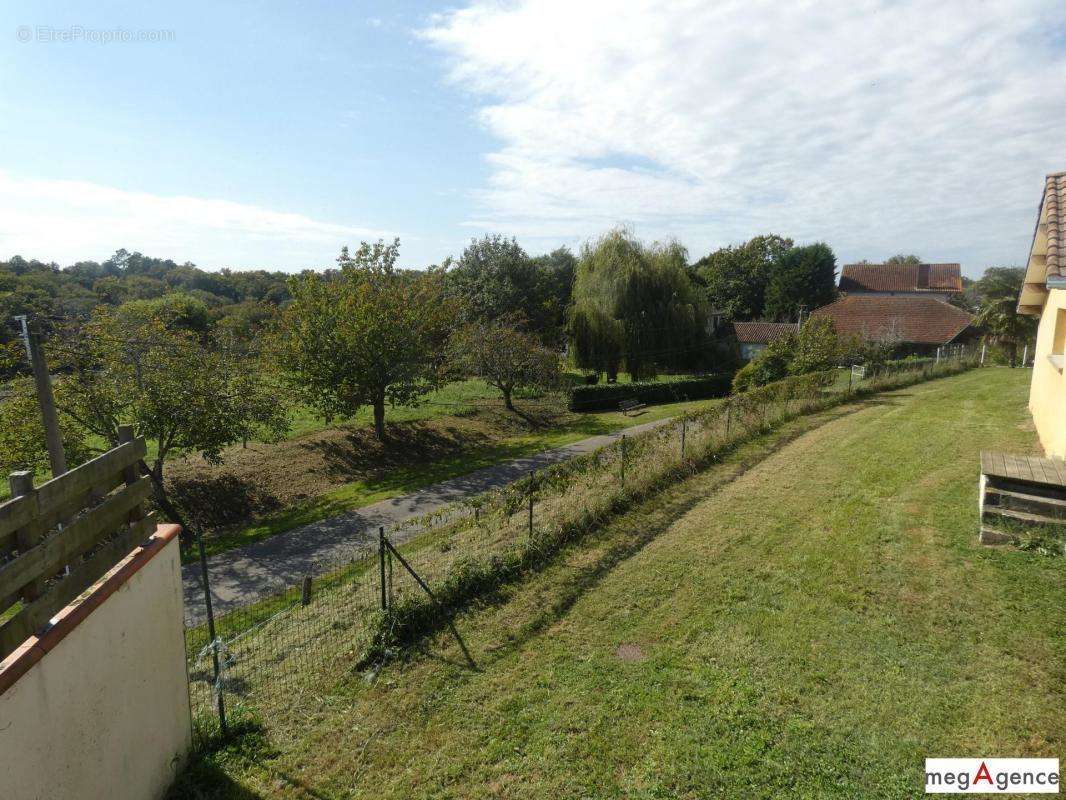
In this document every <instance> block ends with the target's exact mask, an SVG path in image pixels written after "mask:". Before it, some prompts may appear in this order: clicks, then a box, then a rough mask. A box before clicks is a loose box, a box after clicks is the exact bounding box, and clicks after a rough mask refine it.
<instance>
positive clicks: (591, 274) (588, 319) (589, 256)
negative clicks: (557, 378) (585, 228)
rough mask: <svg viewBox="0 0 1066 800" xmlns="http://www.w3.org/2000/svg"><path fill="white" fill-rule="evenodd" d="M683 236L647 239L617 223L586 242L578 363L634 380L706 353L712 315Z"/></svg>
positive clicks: (575, 333)
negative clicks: (680, 240) (691, 272)
mask: <svg viewBox="0 0 1066 800" xmlns="http://www.w3.org/2000/svg"><path fill="white" fill-rule="evenodd" d="M686 262H687V254H686V252H685V249H684V248H683V247H681V246H680V245H679V244H676V243H669V244H665V245H660V244H655V245H652V246H650V247H649V246H647V245H644V244H643V243H642V242H640V241H639V240H637V239H636V238H634V237H633V236H632V235H631V234H629V233H628V232H627V231H625V230H613V231H611V232H609V233H607V234H606V235H605V236H603V237H601V238H600V239H599V240H597V241H596V242H595V243H593V244H588V245H586V246H585V247H584V248H583V249H582V252H581V258H580V260H579V262H578V267H577V275H576V277H575V280H574V307H573V313H572V315H571V325H570V335H571V341H572V344H573V354H574V359H575V362H576V363H577V365H578V366H580V367H584V368H586V369H595V370H600V369H606V371H607V374H608V378H609V379H613V378H614V377H615V376H616V374H617V368H618V360H617V358H618V356H619V355H620V356H621V358H622V359H624V362H625V366H626V369H627V370H628V371H629V373H630V375H631V376H632V377H633V379H634V380H641V379H644V378H650V377H653V376H654V375H655V374H656V373H657V371H658V369H659V368H660V367H665V368H676V369H684V368H687V367H690V366H692V365H693V364H696V363H697V362H698V361H699V360H700V359H701V358H705V357H706V347H705V345H706V339H707V332H706V327H707V316H706V309H705V305H704V302H703V299H702V297H701V296H700V293H699V292H698V291H697V289H696V287H695V286H693V284H692V281H691V280H690V279H689V276H688V271H687V269H686Z"/></svg>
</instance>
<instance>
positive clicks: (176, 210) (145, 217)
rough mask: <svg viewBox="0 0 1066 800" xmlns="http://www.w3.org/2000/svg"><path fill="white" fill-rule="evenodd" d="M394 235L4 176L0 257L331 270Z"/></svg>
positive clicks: (189, 200) (194, 200)
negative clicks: (345, 248)
mask: <svg viewBox="0 0 1066 800" xmlns="http://www.w3.org/2000/svg"><path fill="white" fill-rule="evenodd" d="M387 236H389V234H388V233H387V232H385V231H377V230H371V229H368V228H361V227H356V226H350V225H337V224H333V223H329V222H321V221H319V220H315V219H311V218H310V217H306V216H303V215H302V214H291V213H286V212H281V211H271V210H270V209H266V208H260V207H259V206H253V205H246V204H242V203H234V202H232V201H229V200H217V199H211V198H201V197H183V196H173V197H166V196H161V195H154V194H148V193H145V192H131V191H126V190H123V189H116V188H114V187H111V186H102V185H100V184H95V183H87V182H83V181H64V180H44V179H36V178H22V177H16V176H13V175H11V174H9V173H6V172H3V171H0V258H8V257H10V256H12V255H15V254H18V255H22V256H24V257H26V258H37V259H40V260H42V261H56V262H58V263H60V264H69V263H73V262H75V261H80V260H85V259H90V258H92V259H97V260H102V259H104V258H106V257H107V256H109V255H110V254H111V253H113V252H114V251H115V250H117V249H118V248H120V247H124V248H126V249H127V250H131V251H133V250H139V251H141V252H142V253H145V254H146V255H151V256H155V257H158V258H172V259H174V260H175V261H178V262H179V263H180V262H184V261H193V262H195V263H196V264H198V265H199V266H202V267H208V268H217V267H224V266H228V267H233V268H236V269H240V268H249V267H263V268H267V269H290V270H292V269H301V268H304V267H322V266H328V265H330V264H331V263H332V261H333V259H335V258H336V256H337V253H338V252H339V251H340V248H341V246H342V245H344V244H355V243H357V242H358V241H359V240H360V239H377V238H379V237H387Z"/></svg>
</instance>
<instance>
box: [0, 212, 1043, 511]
mask: <svg viewBox="0 0 1066 800" xmlns="http://www.w3.org/2000/svg"><path fill="white" fill-rule="evenodd" d="M901 258H903V257H901ZM909 258H914V257H913V256H911V257H909ZM399 259H400V250H399V241H398V240H397V241H393V242H390V243H386V242H380V241H379V242H376V243H363V244H361V245H360V246H359V247H358V248H356V249H355V250H354V251H349V250H348V249H347V248H345V249H344V250H342V252H341V254H340V256H339V258H338V259H337V264H336V266H335V267H333V268H331V269H328V270H325V271H323V272H315V271H312V270H305V271H303V272H301V273H299V274H296V275H286V274H283V273H279V272H266V271H253V272H230V271H225V270H224V271H222V272H219V273H209V272H205V271H203V270H199V269H198V268H196V267H194V266H193V265H191V264H181V265H179V264H175V263H174V262H172V261H166V260H160V259H152V258H147V257H145V256H142V255H140V254H138V253H132V254H131V253H127V252H126V251H122V250H120V251H118V252H117V253H116V254H115V256H113V257H112V258H111V259H108V260H107V261H106V262H104V263H103V264H97V263H95V262H79V263H78V264H75V265H72V266H71V267H67V268H62V269H61V268H59V267H58V266H56V265H46V264H41V263H40V262H30V261H25V260H23V259H19V258H14V259H12V260H11V261H8V262H6V263H3V264H0V311H2V313H4V314H5V315H7V319H8V320H10V319H11V316H13V315H14V314H28V315H29V316H30V317H31V318H32V319H33V320H34V321H35V322H36V323H37V325H38V326H39V329H40V330H41V332H42V333H44V334H47V340H48V347H47V350H48V354H49V361H50V366H51V368H52V370H53V371H54V372H56V373H57V374H58V375H59V380H58V381H57V387H56V394H57V404H58V406H59V408H60V410H61V412H62V421H63V436H64V441H65V444H66V446H67V448H68V452H70V453H71V456H72V460H73V461H77V460H79V457H80V456H82V455H83V454H84V453H86V452H87V449H86V448H87V445H86V442H87V441H88V440H89V439H93V438H95V440H96V441H102V442H104V443H109V444H114V443H115V441H117V428H118V424H119V423H120V422H123V423H125V422H133V423H135V424H136V425H137V427H138V429H139V431H140V432H141V433H142V434H143V435H145V436H146V437H147V438H148V439H149V441H150V442H151V445H152V447H151V451H152V457H151V460H150V462H149V463H148V464H147V465H146V468H147V471H148V474H149V475H150V476H151V477H152V480H153V483H154V485H155V486H156V487H157V491H158V498H159V500H160V504H161V506H163V507H164V509H165V510H166V509H167V499H166V495H165V481H164V469H165V462H166V459H167V456H168V455H170V454H171V453H175V452H200V453H202V454H203V455H204V456H205V457H207V458H208V459H218V458H220V457H221V453H222V451H223V450H224V449H225V448H226V447H228V446H230V445H233V444H235V443H238V442H240V441H242V440H245V441H246V440H248V439H252V438H255V439H260V440H270V439H271V438H277V437H280V436H282V435H284V433H285V431H286V430H287V428H288V413H287V410H286V407H287V405H288V404H289V400H288V398H294V399H295V398H298V399H299V400H301V401H302V402H304V403H306V404H307V405H309V406H311V407H312V408H314V409H316V410H317V411H318V413H319V414H320V415H321V416H322V417H323V418H325V419H327V420H332V419H338V420H344V419H349V418H351V417H352V416H353V415H355V414H356V413H357V412H358V411H359V410H360V409H362V408H364V407H368V408H370V409H371V410H372V415H373V420H374V429H375V433H376V435H377V436H378V437H379V438H382V439H384V438H385V436H386V433H387V429H386V415H387V408H388V407H389V406H397V405H399V406H405V405H414V404H417V403H419V402H420V401H421V399H422V398H424V396H425V395H426V394H428V393H429V392H431V391H433V390H434V389H436V388H438V387H440V386H441V385H443V384H444V383H447V382H450V381H453V380H456V379H459V378H463V377H480V378H482V379H483V380H485V381H486V382H487V383H489V384H490V385H492V386H494V387H496V388H497V389H498V390H499V392H500V394H501V397H502V399H503V402H504V405H505V407H506V408H508V409H510V410H515V407H514V404H513V395H514V392H515V390H516V389H518V388H519V387H528V386H533V387H548V388H550V387H553V386H558V385H559V383H560V380H561V375H562V370H563V368H564V365H565V361H568V362H569V363H570V364H572V365H574V366H576V367H578V368H579V369H580V370H583V371H585V372H586V374H587V376H588V377H589V380H590V381H591V380H595V379H597V378H598V376H600V375H606V377H607V379H608V380H613V379H615V378H616V377H617V376H618V374H619V372H620V371H622V370H626V371H628V372H629V373H630V374H631V375H632V376H633V377H634V378H635V379H649V378H653V377H654V376H656V375H657V374H658V373H659V372H661V371H671V372H678V371H706V372H722V371H727V372H731V371H733V370H734V369H736V368H737V367H738V366H740V365H739V364H738V363H736V359H735V354H733V353H731V352H730V351H729V350H728V349H727V348H726V349H724V348H722V347H721V346H717V345H719V344H720V342H717V343H716V340H715V331H714V330H713V327H712V324H711V321H712V319H713V318H714V317H716V316H725V317H726V318H732V319H745V318H776V319H780V320H785V319H795V316H796V315H797V314H798V313H799V311H800V309H801V308H807V309H813V308H816V307H818V306H819V305H823V304H825V303H826V302H830V301H831V300H832V299H833V298H834V296H835V268H836V259H835V256H834V254H833V252H832V250H831V249H830V248H829V247H828V246H827V245H825V244H823V243H815V244H811V245H805V246H796V245H795V244H794V243H793V241H792V240H790V239H787V238H785V237H781V236H776V235H767V236H759V237H755V238H754V239H752V240H750V241H749V242H746V243H743V244H741V245H736V246H731V247H726V248H721V249H719V250H717V251H715V252H713V253H711V254H709V255H708V256H706V257H704V258H701V259H699V260H698V261H696V262H695V263H690V261H689V258H688V253H687V252H686V250H685V249H684V248H683V247H682V246H681V245H680V244H678V243H676V242H665V243H654V244H648V243H645V242H642V241H640V240H639V239H637V238H636V237H635V236H634V235H633V234H632V233H631V232H629V231H627V230H624V229H616V230H612V231H610V232H608V233H606V234H605V235H603V236H602V237H600V238H598V239H595V240H593V241H590V242H588V243H586V244H585V245H584V246H583V247H582V248H581V250H580V251H579V253H577V254H576V255H575V254H574V253H572V252H571V251H569V250H568V249H566V248H560V249H558V250H555V251H553V252H551V253H549V254H546V255H542V256H530V255H529V254H528V253H526V252H525V250H524V249H523V248H522V247H521V246H520V245H519V244H518V243H517V242H516V241H515V240H514V239H508V238H505V237H501V236H486V237H483V238H481V239H477V240H474V241H472V242H471V243H470V245H469V246H468V247H467V248H466V249H465V250H464V251H463V252H462V254H461V255H460V256H459V257H458V258H457V259H454V260H453V259H448V260H446V261H445V262H444V263H443V264H441V265H435V266H433V267H430V268H428V269H426V270H409V269H403V268H402V267H401V266H400V260H399ZM1018 285H1020V273H1019V271H1018V270H1013V269H1008V268H996V269H993V270H989V272H988V273H987V274H986V278H985V279H983V280H982V281H979V282H978V283H977V284H975V286H974V287H971V289H973V290H974V292H973V293H972V294H971V299H972V300H973V301H974V302H976V303H978V307H977V308H976V309H975V310H978V311H979V312H980V314H979V319H980V320H981V322H982V324H984V325H986V326H987V330H988V331H989V332H990V335H992V336H994V337H998V339H999V340H1000V341H1002V342H1003V343H1004V344H1005V345H1007V344H1009V343H1011V342H1015V343H1016V342H1018V341H1021V339H1022V337H1024V336H1026V335H1028V333H1027V332H1028V331H1029V330H1030V328H1027V327H1026V326H1027V325H1028V326H1030V327H1031V323H1030V322H1028V321H1027V320H1026V319H1024V318H1022V319H1021V320H1019V318H1017V315H1016V314H1013V308H1012V303H1013V298H1014V297H1016V295H1017V287H1018ZM4 331H5V336H6V342H5V344H6V345H7V347H6V348H5V353H7V354H8V356H9V360H8V362H7V363H6V365H5V368H6V369H7V374H8V377H9V378H10V379H11V380H9V383H8V386H7V390H8V399H7V400H6V401H5V402H4V403H2V404H0V430H2V434H0V460H2V461H3V462H4V463H3V465H2V466H4V467H5V468H7V469H9V470H10V469H13V468H19V467H22V468H25V467H30V468H33V467H39V466H43V465H44V463H45V453H44V448H43V443H42V436H41V431H40V425H39V422H38V421H37V415H36V414H32V413H28V412H29V410H30V409H31V408H32V395H31V392H32V385H31V384H30V383H29V382H28V381H27V380H26V379H25V378H23V377H21V374H20V370H24V366H23V364H24V356H23V355H22V353H21V345H20V343H19V341H18V338H17V332H16V330H15V329H14V328H13V327H12V326H10V325H9V326H5V327H4ZM831 336H832V333H831V331H826V330H822V329H821V328H820V327H818V326H814V325H810V324H808V325H807V326H805V327H804V330H803V332H802V333H801V334H800V335H799V336H798V337H796V339H795V340H794V341H792V340H790V341H789V342H786V343H782V344H781V345H778V346H775V347H772V348H768V350H767V351H766V353H765V354H764V356H763V357H761V358H760V359H758V360H757V361H756V362H753V363H752V364H751V365H748V366H747V367H745V370H743V371H742V372H741V373H740V374H739V375H738V384H737V385H738V388H743V387H746V386H751V385H758V384H760V383H765V382H767V381H769V380H773V379H775V378H777V377H781V376H782V375H784V374H796V373H797V372H803V371H809V370H810V369H815V368H823V367H824V365H825V364H826V363H827V361H828V360H830V359H831V358H832V357H833V356H832V354H834V353H837V352H838V350H839V348H838V345H837V344H836V343H834V342H833V341H831ZM564 352H565V361H564V358H563V355H564ZM168 513H170V511H168Z"/></svg>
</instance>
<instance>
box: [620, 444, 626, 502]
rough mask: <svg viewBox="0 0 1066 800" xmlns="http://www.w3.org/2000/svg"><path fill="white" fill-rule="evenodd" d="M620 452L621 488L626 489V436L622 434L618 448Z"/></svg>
mask: <svg viewBox="0 0 1066 800" xmlns="http://www.w3.org/2000/svg"><path fill="white" fill-rule="evenodd" d="M620 449H621V451H622V476H621V479H622V488H623V489H625V488H626V435H625V434H624V433H623V434H622V445H621V447H620Z"/></svg>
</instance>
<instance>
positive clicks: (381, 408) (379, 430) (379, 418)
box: [374, 395, 385, 442]
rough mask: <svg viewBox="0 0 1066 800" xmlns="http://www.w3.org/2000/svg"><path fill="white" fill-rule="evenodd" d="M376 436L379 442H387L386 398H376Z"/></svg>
mask: <svg viewBox="0 0 1066 800" xmlns="http://www.w3.org/2000/svg"><path fill="white" fill-rule="evenodd" d="M374 435H375V436H377V437H378V441H379V442H383V441H385V397H384V395H382V396H381V397H376V398H374Z"/></svg>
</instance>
